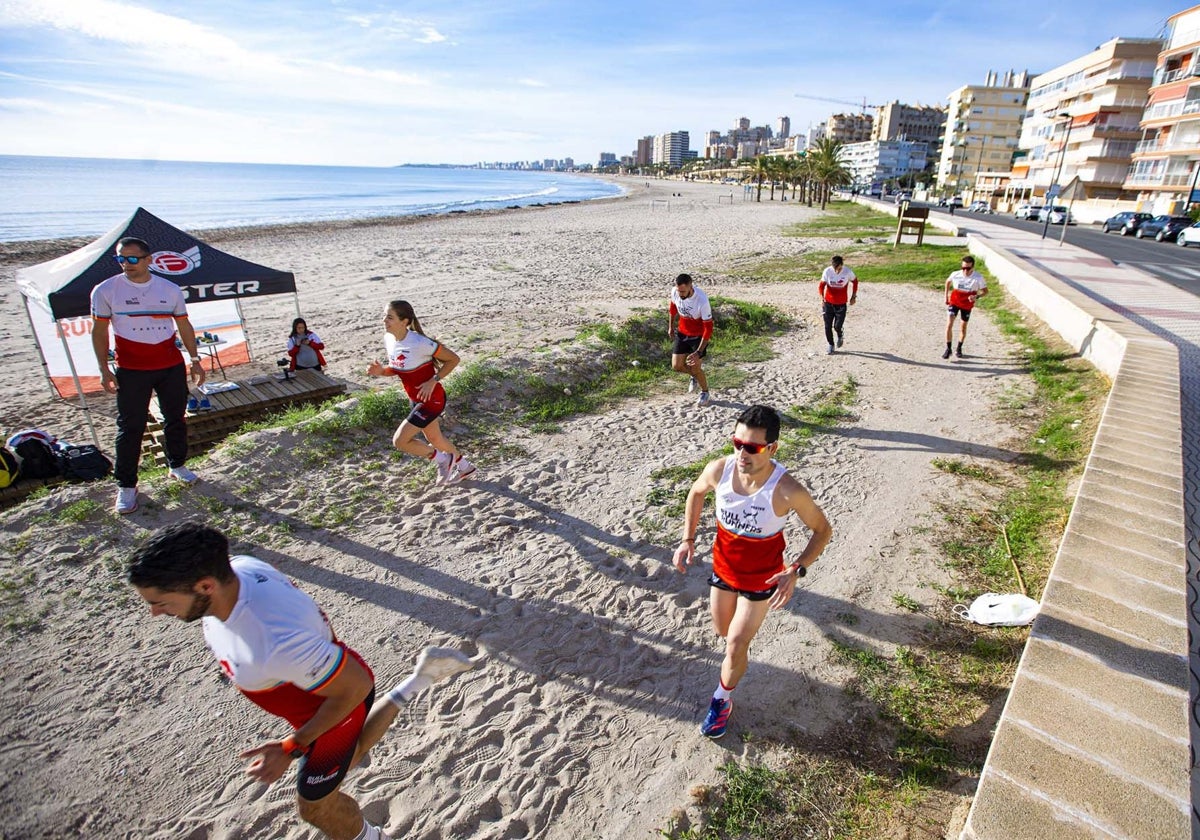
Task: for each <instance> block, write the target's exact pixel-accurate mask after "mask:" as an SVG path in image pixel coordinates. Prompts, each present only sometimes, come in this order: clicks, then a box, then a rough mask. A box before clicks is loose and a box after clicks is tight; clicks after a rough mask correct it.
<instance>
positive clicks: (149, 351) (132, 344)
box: [92, 236, 204, 514]
mask: <svg viewBox="0 0 1200 840" xmlns="http://www.w3.org/2000/svg"><path fill="white" fill-rule="evenodd" d="M113 259H114V260H116V262H117V265H119V266H120V267H121V273H120V274H117V275H114V276H112V277H109V278H108V279H107V280H105V281H104V282H102V283H100V284H99V285H97V286H96V287H95V288H94V289H92V350H93V351H94V352H95V354H96V363H97V364H98V365H99V366H100V384H101V385H102V386H103V387H104V390H105V391H108V392H109V393H113V392H116V395H117V445H116V455H117V457H116V464H115V466H114V468H113V476H114V477H115V478H116V480H117V500H116V505H115V509H116V511H117V513H120V514H128V513H133V512H134V511H135V510H137V506H138V503H137V479H138V464H139V463H140V462H141V458H142V436H143V435H145V433H146V419H147V416H148V414H149V412H150V395H151V394H157V395H158V409H159V412H160V413H161V414H162V418H163V441H164V445H165V449H166V452H167V475H168V476H170V477H171V478H172V479H174V480H176V481H182V482H183V483H185V484H194V483H195V482H196V481H197V480H198V479H197V478H196V474H195V473H194V472H192V471H191V470H189V469H188V468H187V467H186V466H185V463H186V462H187V450H188V443H187V421H186V420H185V419H184V415H185V412H186V411H187V398H188V374H187V371H188V368H187V366H185V365H184V363H183V358H182V357H181V356H180V355H179V349H178V348H177V347H176V346H175V331H176V330H178V331H179V338H180V340H181V341H182V342H183V347H184V349H185V350H186V351H187V354H188V356H189V357H191V375H192V380H193V381H194V382H195V383H196V385H197V386H199V385H202V384H203V383H204V368H203V367H201V365H200V356H199V354H198V353H197V352H196V333H195V331H194V330H193V329H192V324H191V322H190V321H189V320H188V316H187V307H186V306H185V305H184V296H183V290H182V289H180V288H179V287H178V286H176V285H175V284H174V283H172V282H171V281H170V280H167V279H166V278H164V277H159V276H158V275H156V274H151V273H150V260H151V250H150V245H149V244H148V243H147V242H145V241H144V240H142V239H138V238H137V237H133V236H126V237H124V238H123V239H121V240H120V241H118V242H117V248H116V254H114V255H113ZM110 331H111V332H112V333H113V335H114V336H115V344H116V360H117V369H116V372H113V371H112V370H110V369H109V366H108V336H109V332H110Z"/></svg>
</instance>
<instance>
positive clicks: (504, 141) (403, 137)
mask: <svg viewBox="0 0 1200 840" xmlns="http://www.w3.org/2000/svg"><path fill="white" fill-rule="evenodd" d="M756 5H757V6H758V8H755V6H756ZM785 6H786V8H785ZM1187 8H1189V6H1188V5H1185V4H1182V3H1181V4H1180V5H1178V6H1176V5H1172V4H1170V3H1144V2H1128V0H1120V1H1119V2H1110V0H1055V2H1051V3H1046V4H1044V5H1043V4H1041V3H1016V4H1014V3H996V2H988V0H984V2H981V3H967V2H962V0H954V2H919V1H918V0H891V2H878V1H877V0H857V2H854V3H822V4H816V3H792V4H748V3H738V2H722V3H717V2H710V0H698V2H692V3H662V4H659V3H652V2H644V0H642V2H636V3H635V2H629V0H608V2H604V3H599V2H591V0H554V1H553V2H551V0H546V2H528V1H525V2H522V0H456V2H454V3H447V2H445V0H438V1H437V2H424V3H418V2H406V0H386V1H385V0H378V1H376V0H253V2H249V0H246V1H245V2H229V0H202V2H198V1H197V0H131V2H123V1H122V0H0V154H22V155H63V156H72V157H114V158H140V159H155V160H193V161H218V162H252V163H293V164H324V165H355V166H392V165H396V164H401V163H460V164H473V163H477V162H480V161H522V160H542V159H545V158H553V159H556V160H557V159H562V158H567V157H570V158H573V159H574V160H575V162H576V163H595V162H596V161H597V160H598V158H599V155H600V153H601V152H612V153H614V154H616V155H618V156H620V155H624V154H631V153H632V152H633V151H634V149H635V148H636V145H637V139H638V138H639V137H644V136H646V135H651V134H662V133H665V132H668V131H687V132H689V133H690V134H691V148H692V149H695V150H699V151H700V152H701V154H703V143H704V135H705V133H706V132H707V131H709V130H712V129H718V130H720V131H722V132H724V131H727V130H728V129H729V128H731V127H732V126H733V125H734V124H735V122H736V120H737V119H738V118H739V117H747V118H749V120H750V122H751V124H752V125H771V126H772V127H774V126H775V123H776V120H777V119H778V118H779V117H781V116H788V117H790V118H791V124H792V131H793V133H799V132H801V131H804V130H806V129H807V128H808V126H809V125H810V124H815V123H819V122H821V121H823V120H824V119H825V117H826V116H828V115H829V114H830V113H833V112H835V111H844V110H847V109H849V110H854V106H853V105H841V104H838V103H836V102H826V101H822V100H819V99H812V98H808V97H826V98H829V99H836V100H843V101H845V102H857V103H862V102H863V101H864V100H865V101H866V103H867V104H868V105H874V104H883V103H886V102H890V101H893V100H899V101H901V102H906V103H909V104H917V103H921V104H944V103H945V100H946V98H947V96H948V94H949V93H950V92H951V91H952V90H954V89H956V88H958V87H961V86H962V85H965V84H982V83H983V82H984V80H985V78H986V75H987V73H988V71H989V70H999V71H1001V72H1003V71H1006V70H1009V69H1015V70H1018V71H1019V70H1024V69H1028V70H1030V71H1031V72H1033V73H1035V74H1036V73H1039V72H1043V71H1045V70H1049V69H1051V68H1053V67H1055V66H1057V65H1059V64H1063V63H1065V62H1067V61H1070V60H1072V59H1074V58H1078V57H1079V56H1082V55H1084V54H1086V53H1087V52H1090V51H1091V50H1092V49H1094V48H1095V47H1096V46H1098V45H1099V44H1101V43H1103V42H1105V41H1107V40H1109V39H1111V38H1114V37H1156V36H1158V35H1160V34H1161V31H1162V28H1163V26H1164V24H1165V23H1166V18H1167V16H1168V15H1171V14H1174V13H1177V12H1180V11H1183V10H1185V9H1187ZM798 94H799V95H798Z"/></svg>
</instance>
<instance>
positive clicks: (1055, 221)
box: [1036, 204, 1075, 225]
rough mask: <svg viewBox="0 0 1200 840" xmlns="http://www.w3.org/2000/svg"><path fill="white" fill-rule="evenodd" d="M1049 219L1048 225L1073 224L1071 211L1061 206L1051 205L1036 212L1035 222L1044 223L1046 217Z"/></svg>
mask: <svg viewBox="0 0 1200 840" xmlns="http://www.w3.org/2000/svg"><path fill="white" fill-rule="evenodd" d="M1047 216H1049V217H1050V224H1052V225H1061V224H1062V223H1063V222H1066V223H1067V224H1068V225H1073V224H1075V217H1074V216H1072V215H1071V211H1070V210H1068V209H1067V208H1066V207H1064V206H1063V205H1061V204H1052V205H1047V206H1045V207H1043V208H1042V209H1040V210H1038V212H1037V216H1036V221H1039V222H1045V221H1046V217H1047Z"/></svg>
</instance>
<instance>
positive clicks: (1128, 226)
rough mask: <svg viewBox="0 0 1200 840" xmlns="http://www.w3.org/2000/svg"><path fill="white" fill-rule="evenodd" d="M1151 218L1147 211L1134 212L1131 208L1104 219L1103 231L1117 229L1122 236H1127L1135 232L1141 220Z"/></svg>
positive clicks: (1146, 220) (1144, 220)
mask: <svg viewBox="0 0 1200 840" xmlns="http://www.w3.org/2000/svg"><path fill="white" fill-rule="evenodd" d="M1153 218H1154V217H1153V216H1151V215H1150V214H1149V213H1135V212H1133V211H1132V210H1126V211H1125V212H1124V213H1118V214H1117V215H1115V216H1109V217H1108V218H1107V219H1105V220H1104V232H1105V233H1108V232H1109V231H1110V230H1119V231H1121V235H1122V236H1129V234H1131V233H1137V229H1138V228H1139V227H1140V226H1141V224H1142V222H1148V221H1150V220H1151V219H1153Z"/></svg>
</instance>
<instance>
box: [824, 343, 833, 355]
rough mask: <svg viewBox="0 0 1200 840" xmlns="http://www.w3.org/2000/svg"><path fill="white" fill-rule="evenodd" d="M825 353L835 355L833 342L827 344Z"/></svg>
mask: <svg viewBox="0 0 1200 840" xmlns="http://www.w3.org/2000/svg"><path fill="white" fill-rule="evenodd" d="M825 355H826V356H832V355H833V345H832V344H827V345H825Z"/></svg>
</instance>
